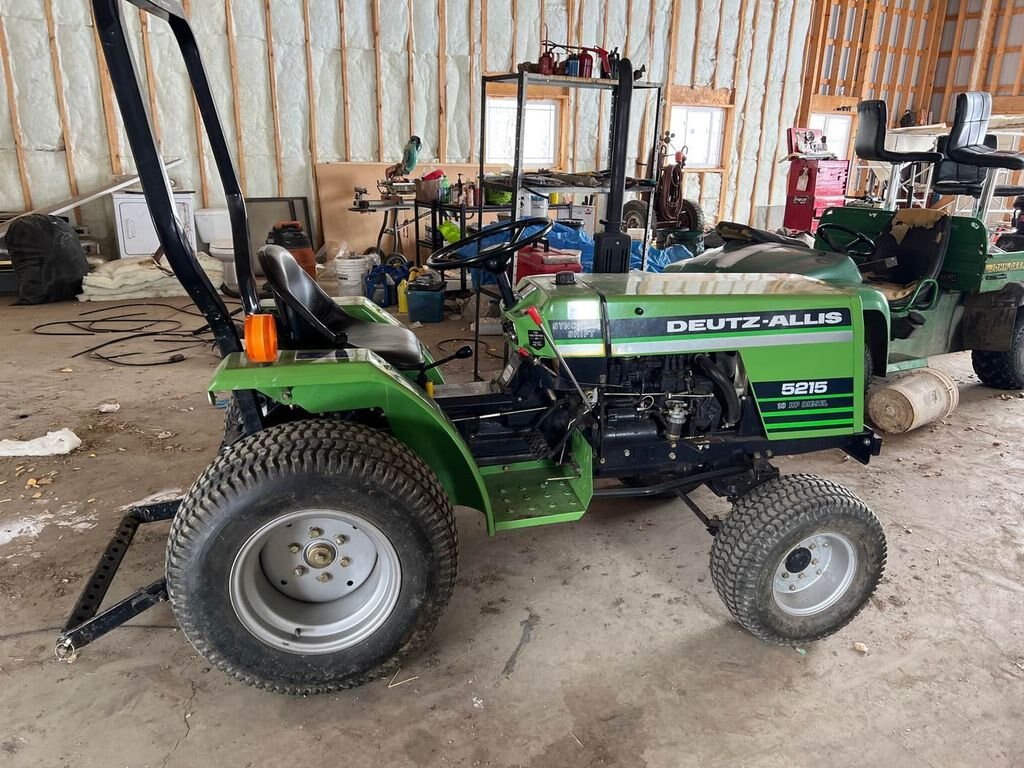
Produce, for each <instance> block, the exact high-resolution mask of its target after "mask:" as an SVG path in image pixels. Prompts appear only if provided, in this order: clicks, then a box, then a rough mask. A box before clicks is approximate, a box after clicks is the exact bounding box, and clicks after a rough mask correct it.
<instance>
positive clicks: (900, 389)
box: [868, 368, 960, 435]
mask: <svg viewBox="0 0 1024 768" xmlns="http://www.w3.org/2000/svg"><path fill="white" fill-rule="evenodd" d="M959 403H960V390H959V389H957V386H956V382H955V381H953V380H952V379H951V378H950V377H949V376H947V375H946V374H944V373H943V372H942V371H936V370H935V369H934V368H922V369H921V370H918V371H914V372H913V373H908V374H907V375H906V376H901V377H900V378H898V379H896V380H895V381H894V382H892V383H891V384H886V385H885V386H882V387H879V388H877V389H875V390H874V391H873V392H872V393H871V396H870V397H868V417H869V418H870V419H871V423H872V424H874V425H875V426H876V427H878V428H879V429H880V430H881V431H882V432H885V433H886V434H889V435H899V434H902V433H904V432H909V431H911V430H912V429H917V428H918V427H923V426H924V425H925V424H930V423H931V422H933V421H939V420H941V419H944V418H946V417H947V416H949V415H950V414H951V413H952V412H953V411H954V410H955V409H956V407H957V405H958V404H959Z"/></svg>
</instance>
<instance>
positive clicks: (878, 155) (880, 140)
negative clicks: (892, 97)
mask: <svg viewBox="0 0 1024 768" xmlns="http://www.w3.org/2000/svg"><path fill="white" fill-rule="evenodd" d="M888 123H889V110H888V107H886V105H885V102H884V101H882V100H881V99H869V100H868V101H862V102H861V103H860V104H858V105H857V137H856V139H855V141H854V150H855V151H856V152H857V157H859V158H860V159H861V160H875V161H883V162H889V159H888V153H887V152H886V151H885V127H886V125H888Z"/></svg>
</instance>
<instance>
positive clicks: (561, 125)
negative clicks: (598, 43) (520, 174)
mask: <svg viewBox="0 0 1024 768" xmlns="http://www.w3.org/2000/svg"><path fill="white" fill-rule="evenodd" d="M516 92H517V89H516V86H515V84H513V83H488V84H487V98H488V99H512V100H513V101H514V100H515V98H516ZM526 101H527V102H530V101H554V102H557V104H558V118H557V120H556V128H555V161H554V163H552V165H551V166H550V167H551V168H557V169H559V170H563V171H564V170H568V166H569V137H568V131H567V130H566V126H567V121H568V120H569V119H570V115H569V95H568V93H567V92H566V90H565V89H564V88H556V87H547V86H540V87H537V86H532V87H531V88H530V90H529V91H528V92H527V95H526ZM486 111H487V104H486V103H484V104H481V105H480V112H481V114H484V113H486ZM484 160H485V162H488V163H489V162H490V161H488V160H487V159H486V155H485V157H484ZM494 164H495V165H503V163H494ZM510 165H511V164H510ZM539 167H541V166H527V165H524V166H523V170H526V169H530V170H535V169H536V168H539Z"/></svg>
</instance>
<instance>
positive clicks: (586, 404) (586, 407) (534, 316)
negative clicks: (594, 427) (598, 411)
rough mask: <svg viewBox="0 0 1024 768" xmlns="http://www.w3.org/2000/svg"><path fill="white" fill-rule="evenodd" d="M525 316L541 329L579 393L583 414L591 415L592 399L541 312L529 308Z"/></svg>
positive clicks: (545, 339) (534, 308) (592, 408)
mask: <svg viewBox="0 0 1024 768" xmlns="http://www.w3.org/2000/svg"><path fill="white" fill-rule="evenodd" d="M525 314H526V315H527V316H529V318H530V319H531V320H532V321H533V323H534V325H536V326H537V327H538V328H540V332H541V333H542V334H544V341H546V342H547V344H548V346H549V347H551V351H552V352H553V353H554V355H555V359H556V360H558V364H559V365H560V366H561V367H562V369H563V370H564V371H565V374H566V376H568V377H569V381H571V382H572V385H573V386H574V387H576V391H577V392H578V393H579V396H580V401H581V402H582V404H583V413H590V412H591V411H592V410H594V406H593V405H592V404H591V402H590V398H588V397H587V394H586V393H585V392H584V391H583V387H581V386H580V383H579V381H578V380H577V379H576V375H575V374H574V373H573V372H572V368H570V367H569V364H568V363H567V362H565V358H564V357H562V353H561V352H559V351H558V347H556V346H555V340H554V339H553V338H551V334H550V333H548V329H547V328H545V327H544V319H543V318H542V317H541V316H540V312H538V311H537V308H536V307H529V308H528V309H527V310H526V312H525Z"/></svg>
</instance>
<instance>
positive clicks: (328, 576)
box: [316, 572, 331, 582]
mask: <svg viewBox="0 0 1024 768" xmlns="http://www.w3.org/2000/svg"><path fill="white" fill-rule="evenodd" d="M316 580H317V581H319V582H328V581H330V580H331V574H329V573H326V572H325V573H321V574H320V575H319V576H317V577H316Z"/></svg>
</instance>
